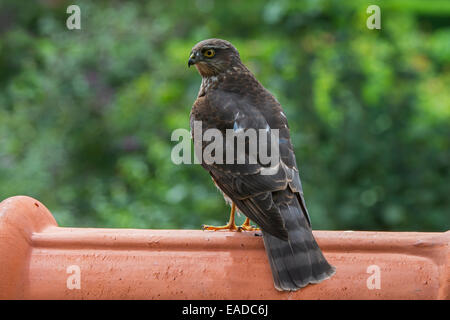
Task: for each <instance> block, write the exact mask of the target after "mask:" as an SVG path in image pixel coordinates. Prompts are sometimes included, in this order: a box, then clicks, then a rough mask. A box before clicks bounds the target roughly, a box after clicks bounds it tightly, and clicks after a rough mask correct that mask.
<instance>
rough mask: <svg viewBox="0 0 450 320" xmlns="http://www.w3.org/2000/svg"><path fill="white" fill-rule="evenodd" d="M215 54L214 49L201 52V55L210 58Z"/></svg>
mask: <svg viewBox="0 0 450 320" xmlns="http://www.w3.org/2000/svg"><path fill="white" fill-rule="evenodd" d="M215 54H216V52H215V51H214V49H208V50H206V51H205V52H203V55H204V56H205V57H207V58H212V57H214V55H215Z"/></svg>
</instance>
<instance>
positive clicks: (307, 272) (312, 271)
mask: <svg viewBox="0 0 450 320" xmlns="http://www.w3.org/2000/svg"><path fill="white" fill-rule="evenodd" d="M190 66H195V67H196V69H197V71H198V73H199V74H200V75H201V77H202V82H201V86H200V89H199V92H198V95H197V98H196V100H195V102H194V104H193V106H192V109H191V112H190V127H191V136H192V139H193V140H194V141H193V142H194V145H196V144H197V145H199V146H201V150H205V148H206V147H207V145H208V143H207V141H204V139H201V141H198V140H199V139H198V138H197V140H196V138H195V137H196V136H198V134H199V132H197V133H196V132H195V129H196V126H195V123H196V122H200V123H201V124H202V126H201V131H202V132H201V133H202V134H203V133H204V132H206V130H208V129H215V130H218V131H219V132H220V133H222V134H224V135H225V134H226V132H227V130H233V131H237V129H238V130H240V131H245V130H250V129H253V130H266V132H268V133H269V132H272V131H274V130H277V132H278V141H275V142H277V147H278V150H279V159H278V160H279V161H278V163H277V164H276V165H274V166H271V164H266V163H261V161H259V160H258V161H256V163H250V161H246V163H244V164H242V163H241V164H239V163H228V162H225V161H222V163H220V161H217V163H215V162H212V163H211V162H206V161H202V162H201V165H202V167H203V168H204V169H206V170H207V171H208V172H209V174H210V176H211V178H212V180H213V182H214V184H215V185H216V186H217V187H218V189H219V190H220V191H221V192H222V193H223V196H224V198H225V200H226V201H227V202H228V203H229V204H231V212H230V218H229V222H228V223H227V224H226V225H225V226H219V227H214V226H207V225H204V226H203V229H204V230H214V231H217V230H230V231H253V230H259V229H260V231H261V235H262V238H263V243H264V247H265V251H266V253H267V256H268V260H269V265H270V268H271V271H272V277H273V282H274V286H275V288H276V289H277V290H279V291H296V290H298V289H300V288H303V287H305V286H307V285H309V284H316V283H319V282H321V281H323V280H325V279H328V278H330V277H331V276H333V275H334V274H335V272H336V268H335V267H334V266H332V265H331V264H329V262H328V261H327V260H326V258H325V257H324V255H323V253H322V251H321V250H320V248H319V246H318V244H317V242H316V240H315V238H314V236H313V233H312V229H311V220H310V216H309V213H308V210H307V208H306V203H305V199H304V195H303V189H302V184H301V181H300V176H299V170H298V167H297V163H296V157H295V154H294V148H293V145H292V142H291V138H290V130H289V126H288V122H287V118H286V115H285V113H284V111H283V109H282V107H281V105H280V103H279V102H278V100H277V99H276V98H275V97H274V96H273V95H272V94H271V93H270V92H269V91H268V90H267V89H266V88H264V86H263V85H262V84H261V83H260V82H259V81H258V80H257V79H256V77H255V76H254V74H253V73H252V72H251V71H250V70H249V69H248V68H247V67H246V66H245V65H244V64H243V62H242V61H241V58H240V55H239V52H238V50H237V49H236V48H235V47H234V46H233V45H232V44H231V43H230V42H229V41H227V40H222V39H216V38H213V39H207V40H203V41H200V42H199V43H197V44H196V45H195V46H194V47H193V48H192V51H191V52H190V55H189V59H188V67H190ZM197 130H200V129H198V126H197ZM196 134H197V135H196ZM200 136H201V135H200ZM258 139H261V138H258ZM249 143H250V141H249V140H246V144H245V149H244V152H245V155H244V157H245V159H247V160H248V159H249V157H250V155H249V150H250V149H249ZM224 149H225V151H224V155H223V158H225V157H226V152H227V150H228V149H227V148H226V146H225V144H224ZM228 152H231V151H229V150H228ZM233 152H234V150H233ZM258 152H259V151H258ZM197 156H198V155H197ZM200 156H201V154H200ZM236 157H237V155H236V152H235V153H234V154H233V155H231V158H233V159H236ZM264 170H266V171H267V170H269V171H271V172H270V174H264V172H265V171H264ZM266 173H267V172H266ZM236 211H239V212H240V213H242V214H244V215H245V216H246V220H245V222H244V223H243V224H242V225H241V226H239V227H237V226H236V224H235V213H236ZM250 221H253V222H255V223H256V224H257V225H258V226H259V228H256V227H254V226H252V225H251V224H250Z"/></svg>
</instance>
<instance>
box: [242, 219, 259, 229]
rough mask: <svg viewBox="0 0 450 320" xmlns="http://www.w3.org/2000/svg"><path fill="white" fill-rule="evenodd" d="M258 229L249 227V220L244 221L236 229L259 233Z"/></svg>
mask: <svg viewBox="0 0 450 320" xmlns="http://www.w3.org/2000/svg"><path fill="white" fill-rule="evenodd" d="M259 230H261V229H260V228H256V227H255V226H252V225H250V219H249V218H247V219H245V222H244V223H243V224H242V225H241V226H239V227H238V231H259Z"/></svg>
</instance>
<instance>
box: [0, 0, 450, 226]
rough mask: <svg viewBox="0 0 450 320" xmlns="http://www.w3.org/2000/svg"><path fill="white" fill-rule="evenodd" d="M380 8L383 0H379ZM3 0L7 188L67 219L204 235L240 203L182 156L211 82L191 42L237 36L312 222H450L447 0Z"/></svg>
mask: <svg viewBox="0 0 450 320" xmlns="http://www.w3.org/2000/svg"><path fill="white" fill-rule="evenodd" d="M372 2H373V1H372ZM69 4H71V3H69V2H64V1H14V0H6V1H5V0H4V1H2V2H1V4H0V18H1V19H0V70H1V72H0V198H1V199H4V198H6V197H9V196H13V195H18V194H26V195H29V196H32V197H35V198H37V199H39V200H41V201H42V202H43V203H44V204H46V205H47V206H48V207H49V208H50V209H51V211H52V212H53V213H54V215H55V217H56V219H57V221H58V222H59V224H60V225H62V226H92V227H134V228H199V227H200V225H201V224H202V223H208V224H218V223H223V222H225V220H226V219H227V214H228V212H227V211H228V208H227V207H226V205H225V203H224V201H223V199H222V196H221V195H220V194H219V192H218V191H217V190H216V188H215V187H214V185H213V184H212V182H211V180H210V178H209V176H208V174H207V173H206V172H205V171H204V170H203V169H202V168H201V167H200V166H199V165H175V164H173V163H172V162H171V160H170V153H171V149H172V147H173V146H174V144H175V142H171V141H170V136H171V132H172V131H173V130H175V129H177V128H186V129H188V128H189V111H190V108H191V105H192V102H193V101H194V100H195V97H196V94H197V91H198V88H199V85H200V77H199V75H198V74H197V73H196V72H195V71H194V70H192V69H191V70H190V69H188V68H187V58H188V55H189V52H190V49H191V47H192V46H193V45H194V44H195V43H197V42H198V41H200V40H203V39H205V38H211V37H219V38H225V39H228V40H230V41H231V42H233V43H234V44H235V45H236V47H237V48H238V49H239V50H240V52H241V57H242V59H243V61H244V62H245V63H246V64H247V65H248V66H249V67H250V69H251V70H252V71H253V72H254V73H255V74H256V76H257V77H258V79H260V81H261V82H262V83H263V84H264V85H265V86H266V87H267V88H268V89H269V90H270V91H271V92H273V93H274V94H275V95H276V96H277V98H278V100H279V101H280V102H281V103H282V105H283V107H284V109H285V113H286V114H287V116H288V119H289V124H290V127H291V131H292V138H293V142H294V145H295V147H296V154H297V159H298V162H299V163H298V164H299V167H300V173H301V177H302V181H303V187H304V191H305V196H306V201H307V204H308V206H309V210H310V213H311V216H312V220H313V227H314V228H315V229H362V230H416V231H443V230H447V229H449V226H450V202H449V195H450V188H449V183H448V180H449V178H450V175H449V159H450V152H449V150H450V145H449V137H450V90H449V88H450V24H449V21H450V6H449V4H448V1H438V0H434V1H415V0H408V1H403V0H391V1H378V4H379V5H380V7H381V12H382V20H381V26H382V29H381V30H369V29H367V28H366V19H367V17H368V14H367V13H366V8H367V6H368V5H370V4H372V3H371V2H369V1H331V0H329V1H327V0H321V1H319V0H317V1H306V0H305V1H299V0H284V1H269V2H262V1H256V0H251V1H220V2H219V1H208V0H196V1H185V2H182V1H177V2H172V1H145V2H144V1H136V2H123V1H77V4H78V5H79V6H80V7H81V25H82V29H81V30H73V31H70V30H67V28H66V18H67V17H68V14H66V8H67V6H68V5H69Z"/></svg>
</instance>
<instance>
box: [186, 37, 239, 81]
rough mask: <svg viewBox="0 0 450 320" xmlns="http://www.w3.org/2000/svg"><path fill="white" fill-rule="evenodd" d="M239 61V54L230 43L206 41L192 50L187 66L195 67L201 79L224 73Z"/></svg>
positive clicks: (213, 40)
mask: <svg viewBox="0 0 450 320" xmlns="http://www.w3.org/2000/svg"><path fill="white" fill-rule="evenodd" d="M240 61H241V59H240V57H239V52H238V51H237V50H236V48H235V47H234V46H233V45H232V44H231V43H230V42H228V41H226V40H221V39H208V40H203V41H201V42H199V43H197V44H196V45H195V46H194V47H193V48H192V51H191V55H190V56H189V61H188V66H189V67H190V66H191V65H195V66H196V68H197V70H198V72H199V73H200V75H201V76H202V77H210V76H215V75H218V74H219V73H221V72H224V71H226V70H227V69H228V68H230V67H232V66H233V65H235V64H236V63H239V62H240Z"/></svg>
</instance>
